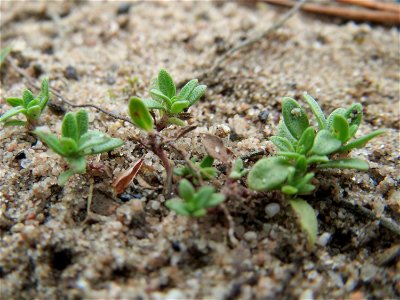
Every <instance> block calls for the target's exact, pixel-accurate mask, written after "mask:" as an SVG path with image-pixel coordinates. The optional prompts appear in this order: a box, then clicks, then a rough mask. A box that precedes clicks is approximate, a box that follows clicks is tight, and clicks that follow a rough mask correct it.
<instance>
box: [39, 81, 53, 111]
mask: <svg viewBox="0 0 400 300" xmlns="http://www.w3.org/2000/svg"><path fill="white" fill-rule="evenodd" d="M49 98H50V94H49V79H48V78H44V79H43V80H42V84H41V86H40V93H39V99H40V103H39V106H40V108H41V110H42V111H43V110H44V108H45V107H46V105H47V102H48V101H49Z"/></svg>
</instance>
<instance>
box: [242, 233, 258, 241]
mask: <svg viewBox="0 0 400 300" xmlns="http://www.w3.org/2000/svg"><path fill="white" fill-rule="evenodd" d="M243 238H244V239H245V240H246V241H248V242H252V241H255V240H257V233H256V232H254V231H247V232H246V233H245V234H244V235H243Z"/></svg>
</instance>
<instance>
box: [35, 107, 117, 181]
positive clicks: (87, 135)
mask: <svg viewBox="0 0 400 300" xmlns="http://www.w3.org/2000/svg"><path fill="white" fill-rule="evenodd" d="M88 128H89V118H88V114H87V112H86V111H85V110H83V109H81V110H80V111H78V112H77V113H75V114H74V113H72V112H69V113H67V114H66V115H65V117H64V119H63V121H62V125H61V137H60V138H58V137H57V136H56V135H54V134H52V133H50V132H49V131H48V130H46V129H45V128H37V129H35V130H34V131H33V133H34V134H36V135H37V136H38V137H39V138H40V139H41V140H42V141H43V142H44V143H46V144H47V146H49V147H50V148H51V149H52V150H53V151H54V152H56V153H57V154H59V155H61V156H62V157H64V158H65V159H66V160H67V162H68V164H69V167H70V168H69V169H68V170H67V171H65V172H63V173H61V174H60V176H59V177H58V184H59V185H61V186H63V185H64V184H65V183H66V182H67V181H68V179H69V178H70V177H71V176H73V175H74V174H84V173H86V156H87V155H92V154H98V153H103V152H108V151H111V150H113V149H115V148H117V147H120V146H122V145H123V141H122V140H120V139H117V138H111V137H109V136H108V135H106V134H105V133H103V132H100V131H95V130H88Z"/></svg>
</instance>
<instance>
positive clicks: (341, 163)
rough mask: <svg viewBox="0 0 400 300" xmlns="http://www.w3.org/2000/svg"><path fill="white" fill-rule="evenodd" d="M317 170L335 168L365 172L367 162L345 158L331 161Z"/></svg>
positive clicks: (319, 166)
mask: <svg viewBox="0 0 400 300" xmlns="http://www.w3.org/2000/svg"><path fill="white" fill-rule="evenodd" d="M317 168H319V169H326V168H335V169H355V170H360V171H367V170H368V168H369V165H368V162H366V161H365V160H362V159H359V158H347V159H337V160H331V161H328V162H326V163H323V164H320V165H318V166H317Z"/></svg>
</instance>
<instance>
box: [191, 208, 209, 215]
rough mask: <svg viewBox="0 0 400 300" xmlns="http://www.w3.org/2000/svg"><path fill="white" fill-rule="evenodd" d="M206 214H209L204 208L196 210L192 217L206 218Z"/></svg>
mask: <svg viewBox="0 0 400 300" xmlns="http://www.w3.org/2000/svg"><path fill="white" fill-rule="evenodd" d="M206 214H207V211H206V210H205V209H204V208H201V209H198V210H195V211H194V212H193V213H192V216H193V217H204V216H205V215H206Z"/></svg>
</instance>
